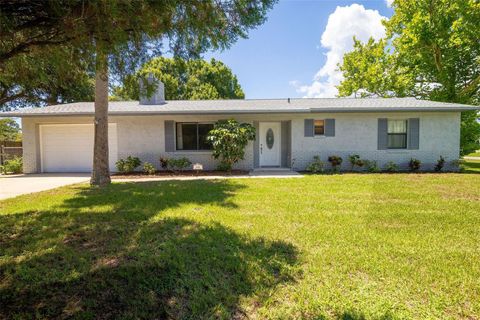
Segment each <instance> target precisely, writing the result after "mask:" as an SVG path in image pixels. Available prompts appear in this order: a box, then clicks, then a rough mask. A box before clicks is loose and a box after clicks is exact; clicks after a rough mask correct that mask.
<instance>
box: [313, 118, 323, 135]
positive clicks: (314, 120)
mask: <svg viewBox="0 0 480 320" xmlns="http://www.w3.org/2000/svg"><path fill="white" fill-rule="evenodd" d="M316 121H322V122H323V126H322V127H323V133H321V134H316V133H315V122H316ZM313 136H314V137H324V136H325V119H313Z"/></svg>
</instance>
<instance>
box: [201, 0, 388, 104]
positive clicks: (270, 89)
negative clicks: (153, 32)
mask: <svg viewBox="0 0 480 320" xmlns="http://www.w3.org/2000/svg"><path fill="white" fill-rule="evenodd" d="M337 7H340V8H337ZM375 10H376V11H378V12H376V11H375ZM392 12H393V11H392V9H391V8H390V7H388V6H387V3H386V1H384V0H375V1H320V0H318V1H302V0H283V1H282V0H281V1H280V2H279V3H277V4H276V5H275V6H274V8H273V9H272V10H271V11H269V13H268V20H267V21H266V22H265V23H264V24H263V25H261V26H259V27H258V28H257V29H255V30H252V31H250V33H249V38H248V39H240V40H239V41H238V42H237V43H235V44H234V45H233V46H232V47H231V48H230V49H228V50H225V51H223V52H211V53H208V54H206V55H205V58H207V59H210V58H212V57H213V58H215V59H219V60H221V61H223V62H224V63H226V64H227V65H228V66H229V67H230V68H231V69H232V70H233V72H234V73H235V74H236V75H237V77H238V79H239V81H240V84H241V86H242V88H243V90H244V92H245V94H246V98H248V99H254V98H284V97H328V96H332V95H334V94H335V92H336V89H335V88H334V85H335V84H336V83H338V81H339V79H338V77H339V73H338V72H335V71H334V69H336V67H335V65H336V63H337V62H338V59H339V58H338V55H341V54H343V52H344V51H348V50H350V47H351V38H352V35H354V34H355V35H357V36H358V37H359V38H361V39H363V40H366V39H368V38H369V37H370V36H373V37H374V38H379V37H381V36H382V35H383V34H384V30H383V27H382V26H381V25H380V20H381V19H382V18H388V17H389V16H391V14H392ZM329 18H331V19H330V21H329ZM327 25H328V28H327ZM322 35H323V38H322ZM327 54H328V55H329V57H330V58H327ZM328 60H329V61H328ZM321 70H323V71H321ZM319 71H321V72H319ZM317 73H318V74H317Z"/></svg>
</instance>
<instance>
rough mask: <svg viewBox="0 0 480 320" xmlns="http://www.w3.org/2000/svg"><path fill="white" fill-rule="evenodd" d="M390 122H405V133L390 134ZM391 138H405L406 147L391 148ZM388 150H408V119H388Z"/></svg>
mask: <svg viewBox="0 0 480 320" xmlns="http://www.w3.org/2000/svg"><path fill="white" fill-rule="evenodd" d="M390 121H403V122H405V132H404V133H390V132H388V128H389V126H388V123H389V122H390ZM390 136H404V137H405V147H391V146H390V145H389V142H390V139H389V138H390ZM387 149H388V150H406V149H408V119H387Z"/></svg>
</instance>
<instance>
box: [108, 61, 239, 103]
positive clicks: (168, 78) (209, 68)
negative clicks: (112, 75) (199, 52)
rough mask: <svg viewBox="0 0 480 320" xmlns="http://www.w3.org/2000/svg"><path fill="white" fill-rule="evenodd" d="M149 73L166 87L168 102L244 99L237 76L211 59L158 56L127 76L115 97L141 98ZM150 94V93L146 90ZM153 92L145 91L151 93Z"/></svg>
mask: <svg viewBox="0 0 480 320" xmlns="http://www.w3.org/2000/svg"><path fill="white" fill-rule="evenodd" d="M149 74H153V75H154V77H155V78H156V79H158V80H160V81H162V82H163V83H164V85H165V98H166V99H167V100H195V99H197V100H206V99H242V98H244V97H245V94H244V93H243V91H242V88H241V87H240V85H239V83H238V80H237V77H236V76H235V75H234V74H233V73H232V71H231V70H230V68H228V67H227V66H226V65H225V64H224V63H222V62H221V61H218V60H215V59H211V60H210V62H208V61H205V60H203V59H189V60H185V59H182V58H164V57H157V58H154V59H152V60H150V61H149V62H147V63H146V64H145V65H143V67H142V68H141V69H140V70H139V71H138V72H137V73H135V74H134V75H130V76H127V77H126V78H125V80H124V82H123V86H122V87H118V88H116V89H115V90H114V94H115V95H116V96H117V97H118V98H120V99H125V100H138V99H139V93H140V92H139V91H140V89H139V85H138V84H139V79H146V78H147V77H148V76H149ZM146 91H148V90H146ZM148 93H151V92H144V93H143V94H148Z"/></svg>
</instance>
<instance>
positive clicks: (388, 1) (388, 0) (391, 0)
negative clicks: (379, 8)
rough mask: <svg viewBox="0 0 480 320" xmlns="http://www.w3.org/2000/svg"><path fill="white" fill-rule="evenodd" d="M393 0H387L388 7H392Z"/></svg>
mask: <svg viewBox="0 0 480 320" xmlns="http://www.w3.org/2000/svg"><path fill="white" fill-rule="evenodd" d="M392 3H393V0H385V4H386V5H387V7H389V8H391V7H392Z"/></svg>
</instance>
